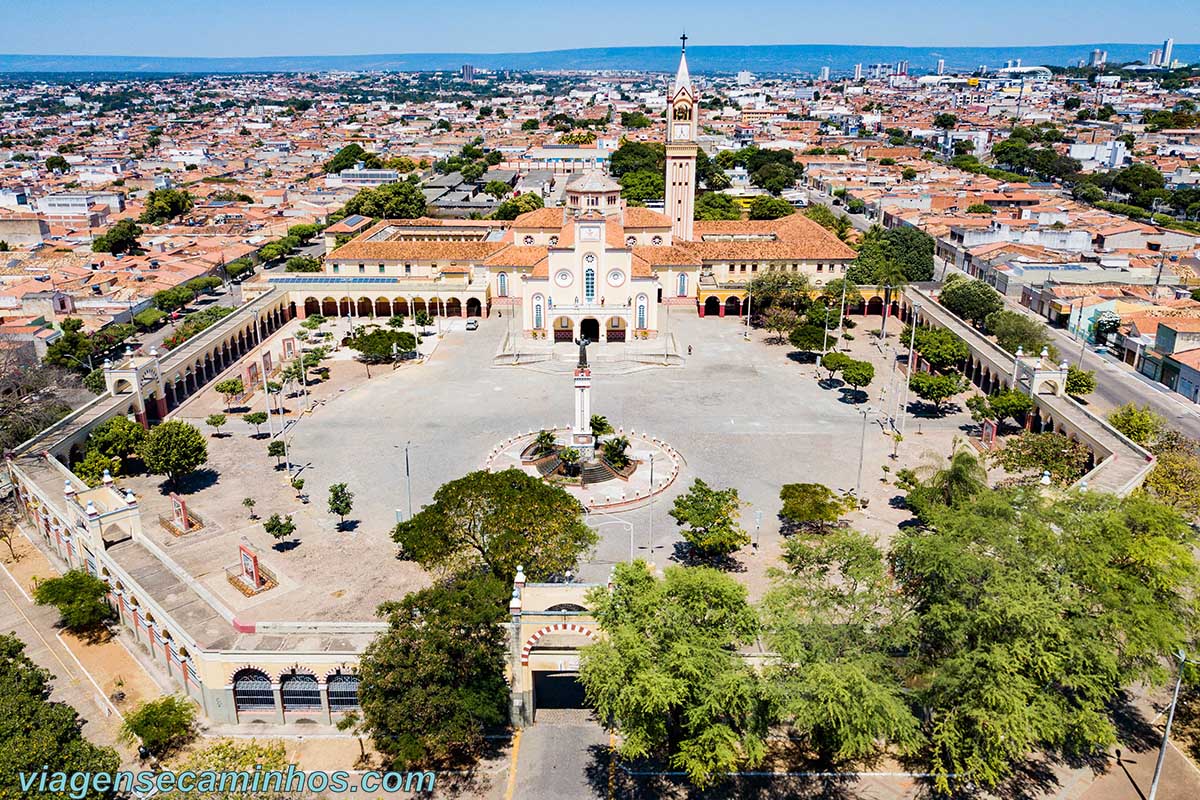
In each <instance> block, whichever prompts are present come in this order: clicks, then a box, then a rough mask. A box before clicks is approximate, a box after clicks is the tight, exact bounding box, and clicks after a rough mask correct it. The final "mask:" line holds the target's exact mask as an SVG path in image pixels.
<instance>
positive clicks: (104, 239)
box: [92, 219, 142, 255]
mask: <svg viewBox="0 0 1200 800" xmlns="http://www.w3.org/2000/svg"><path fill="white" fill-rule="evenodd" d="M141 235H142V227H141V226H140V225H138V224H137V223H136V222H134V221H133V220H131V219H119V220H117V221H116V222H114V223H113V224H112V225H111V226H110V227H109V229H108V230H107V231H105V232H104V233H103V234H101V235H100V236H97V237H96V238H95V239H93V240H92V252H93V253H112V254H113V255H119V254H121V253H138V252H140V251H141V249H142V248H141V245H140V244H139V243H138V237H139V236H141Z"/></svg>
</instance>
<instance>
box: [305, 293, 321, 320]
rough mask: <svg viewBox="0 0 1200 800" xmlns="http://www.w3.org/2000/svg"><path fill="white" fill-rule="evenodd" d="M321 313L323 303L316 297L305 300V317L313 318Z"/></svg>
mask: <svg viewBox="0 0 1200 800" xmlns="http://www.w3.org/2000/svg"><path fill="white" fill-rule="evenodd" d="M320 313H321V301H320V300H318V299H317V298H315V297H306V298H304V316H306V317H311V316H312V315H313V314H320Z"/></svg>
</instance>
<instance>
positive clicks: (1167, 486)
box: [1142, 450, 1200, 520]
mask: <svg viewBox="0 0 1200 800" xmlns="http://www.w3.org/2000/svg"><path fill="white" fill-rule="evenodd" d="M1142 491H1143V492H1145V493H1146V494H1147V495H1149V496H1150V497H1154V498H1156V499H1157V500H1159V501H1161V502H1163V503H1165V504H1167V505H1169V506H1171V507H1172V508H1174V509H1175V510H1176V511H1178V512H1179V513H1180V514H1182V515H1183V516H1184V517H1186V518H1187V519H1189V520H1196V519H1197V518H1200V458H1197V456H1196V454H1195V453H1191V452H1186V451H1183V450H1168V451H1166V452H1163V453H1159V454H1158V459H1157V461H1156V462H1155V464H1154V469H1153V470H1151V471H1150V474H1149V475H1147V476H1146V481H1145V483H1143V484H1142Z"/></svg>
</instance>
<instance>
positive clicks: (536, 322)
mask: <svg viewBox="0 0 1200 800" xmlns="http://www.w3.org/2000/svg"><path fill="white" fill-rule="evenodd" d="M533 327H534V328H538V329H540V328H541V327H542V296H541V295H538V296H537V297H535V298H533Z"/></svg>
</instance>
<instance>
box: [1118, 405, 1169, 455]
mask: <svg viewBox="0 0 1200 800" xmlns="http://www.w3.org/2000/svg"><path fill="white" fill-rule="evenodd" d="M1108 422H1109V424H1110V425H1112V426H1113V427H1114V428H1116V429H1117V430H1119V431H1120V432H1121V433H1123V434H1125V435H1126V436H1128V437H1129V438H1130V439H1132V440H1133V441H1135V442H1137V443H1138V444H1140V445H1150V444H1153V443H1154V442H1155V441H1156V440H1157V439H1158V438H1159V437H1160V436H1161V435H1162V433H1163V431H1164V430H1165V429H1166V426H1167V421H1166V420H1165V419H1164V418H1163V417H1162V416H1160V415H1159V414H1157V413H1155V412H1154V411H1153V410H1151V408H1150V406H1137V405H1135V404H1133V403H1126V404H1125V405H1123V406H1119V407H1118V408H1116V409H1114V410H1113V411H1111V412H1110V413H1109V415H1108Z"/></svg>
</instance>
